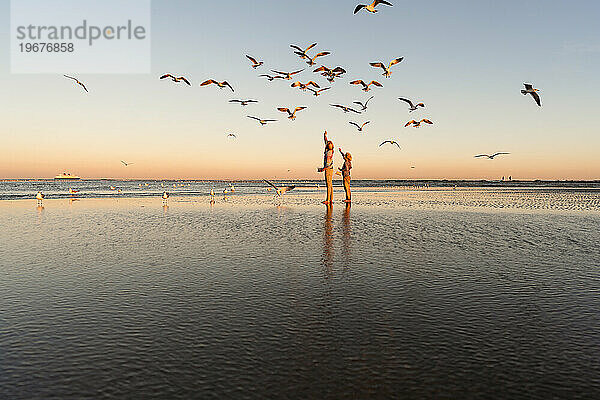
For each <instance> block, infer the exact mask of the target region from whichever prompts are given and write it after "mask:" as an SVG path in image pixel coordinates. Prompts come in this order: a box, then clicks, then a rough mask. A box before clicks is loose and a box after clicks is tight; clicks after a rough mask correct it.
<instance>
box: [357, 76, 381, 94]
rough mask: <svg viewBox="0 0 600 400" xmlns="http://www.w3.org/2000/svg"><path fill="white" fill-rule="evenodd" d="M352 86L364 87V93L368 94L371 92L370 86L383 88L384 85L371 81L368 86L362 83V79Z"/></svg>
mask: <svg viewBox="0 0 600 400" xmlns="http://www.w3.org/2000/svg"><path fill="white" fill-rule="evenodd" d="M350 84H351V85H362V87H363V89H362V90H363V91H365V92H368V91H369V90H371V88H369V86H371V85H374V86H377V87H383V85H382V84H381V83H379V82H377V81H371V82H369V83H368V84H366V83H365V82H364V81H362V80H361V79H357V80H355V81H352V82H350Z"/></svg>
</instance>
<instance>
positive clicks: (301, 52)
mask: <svg viewBox="0 0 600 400" xmlns="http://www.w3.org/2000/svg"><path fill="white" fill-rule="evenodd" d="M316 45H317V44H316V43H313V44H311V45H310V46H308V47H307V48H306V49H304V50H302V48H301V47H300V46H296V45H295V44H290V47H291V48H292V49H295V50H296V51H295V52H294V54H297V55H298V56H299V57H300V58H301V59H303V60H305V59H307V58H308V59H310V57H309V56H308V54H307V51H309V50H310V49H312V48H313V47H315V46H316Z"/></svg>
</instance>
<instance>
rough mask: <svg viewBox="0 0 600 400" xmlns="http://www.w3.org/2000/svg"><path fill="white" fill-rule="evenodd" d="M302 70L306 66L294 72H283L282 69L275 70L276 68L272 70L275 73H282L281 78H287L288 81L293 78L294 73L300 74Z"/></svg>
mask: <svg viewBox="0 0 600 400" xmlns="http://www.w3.org/2000/svg"><path fill="white" fill-rule="evenodd" d="M302 71H304V68H303V69H300V70H298V71H293V72H281V71H275V70H274V69H272V70H271V72H274V73H276V74H278V75H280V76H279V78H282V79H287V80H288V81H289V80H291V79H292V75H296V74H299V73H300V72H302Z"/></svg>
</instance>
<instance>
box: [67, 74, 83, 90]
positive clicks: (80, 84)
mask: <svg viewBox="0 0 600 400" xmlns="http://www.w3.org/2000/svg"><path fill="white" fill-rule="evenodd" d="M63 76H64V77H65V78H69V79H72V80H74V81H75V82H77V83H78V84H79V86H81V87H82V88H83V90H85V91H86V92H87V91H88V90H87V88H86V87H85V85H84V84H83V83H81V82H79V80H78V79H77V78H73V77H72V76H69V75H63Z"/></svg>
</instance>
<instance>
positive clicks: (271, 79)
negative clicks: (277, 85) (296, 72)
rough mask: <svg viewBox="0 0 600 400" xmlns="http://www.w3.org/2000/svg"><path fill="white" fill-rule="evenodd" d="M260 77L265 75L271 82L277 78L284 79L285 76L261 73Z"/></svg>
mask: <svg viewBox="0 0 600 400" xmlns="http://www.w3.org/2000/svg"><path fill="white" fill-rule="evenodd" d="M258 77H259V78H262V77H265V78H267V79H268V80H269V82H272V81H274V80H275V79H283V76H271V75H268V74H262V75H259V76H258Z"/></svg>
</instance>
